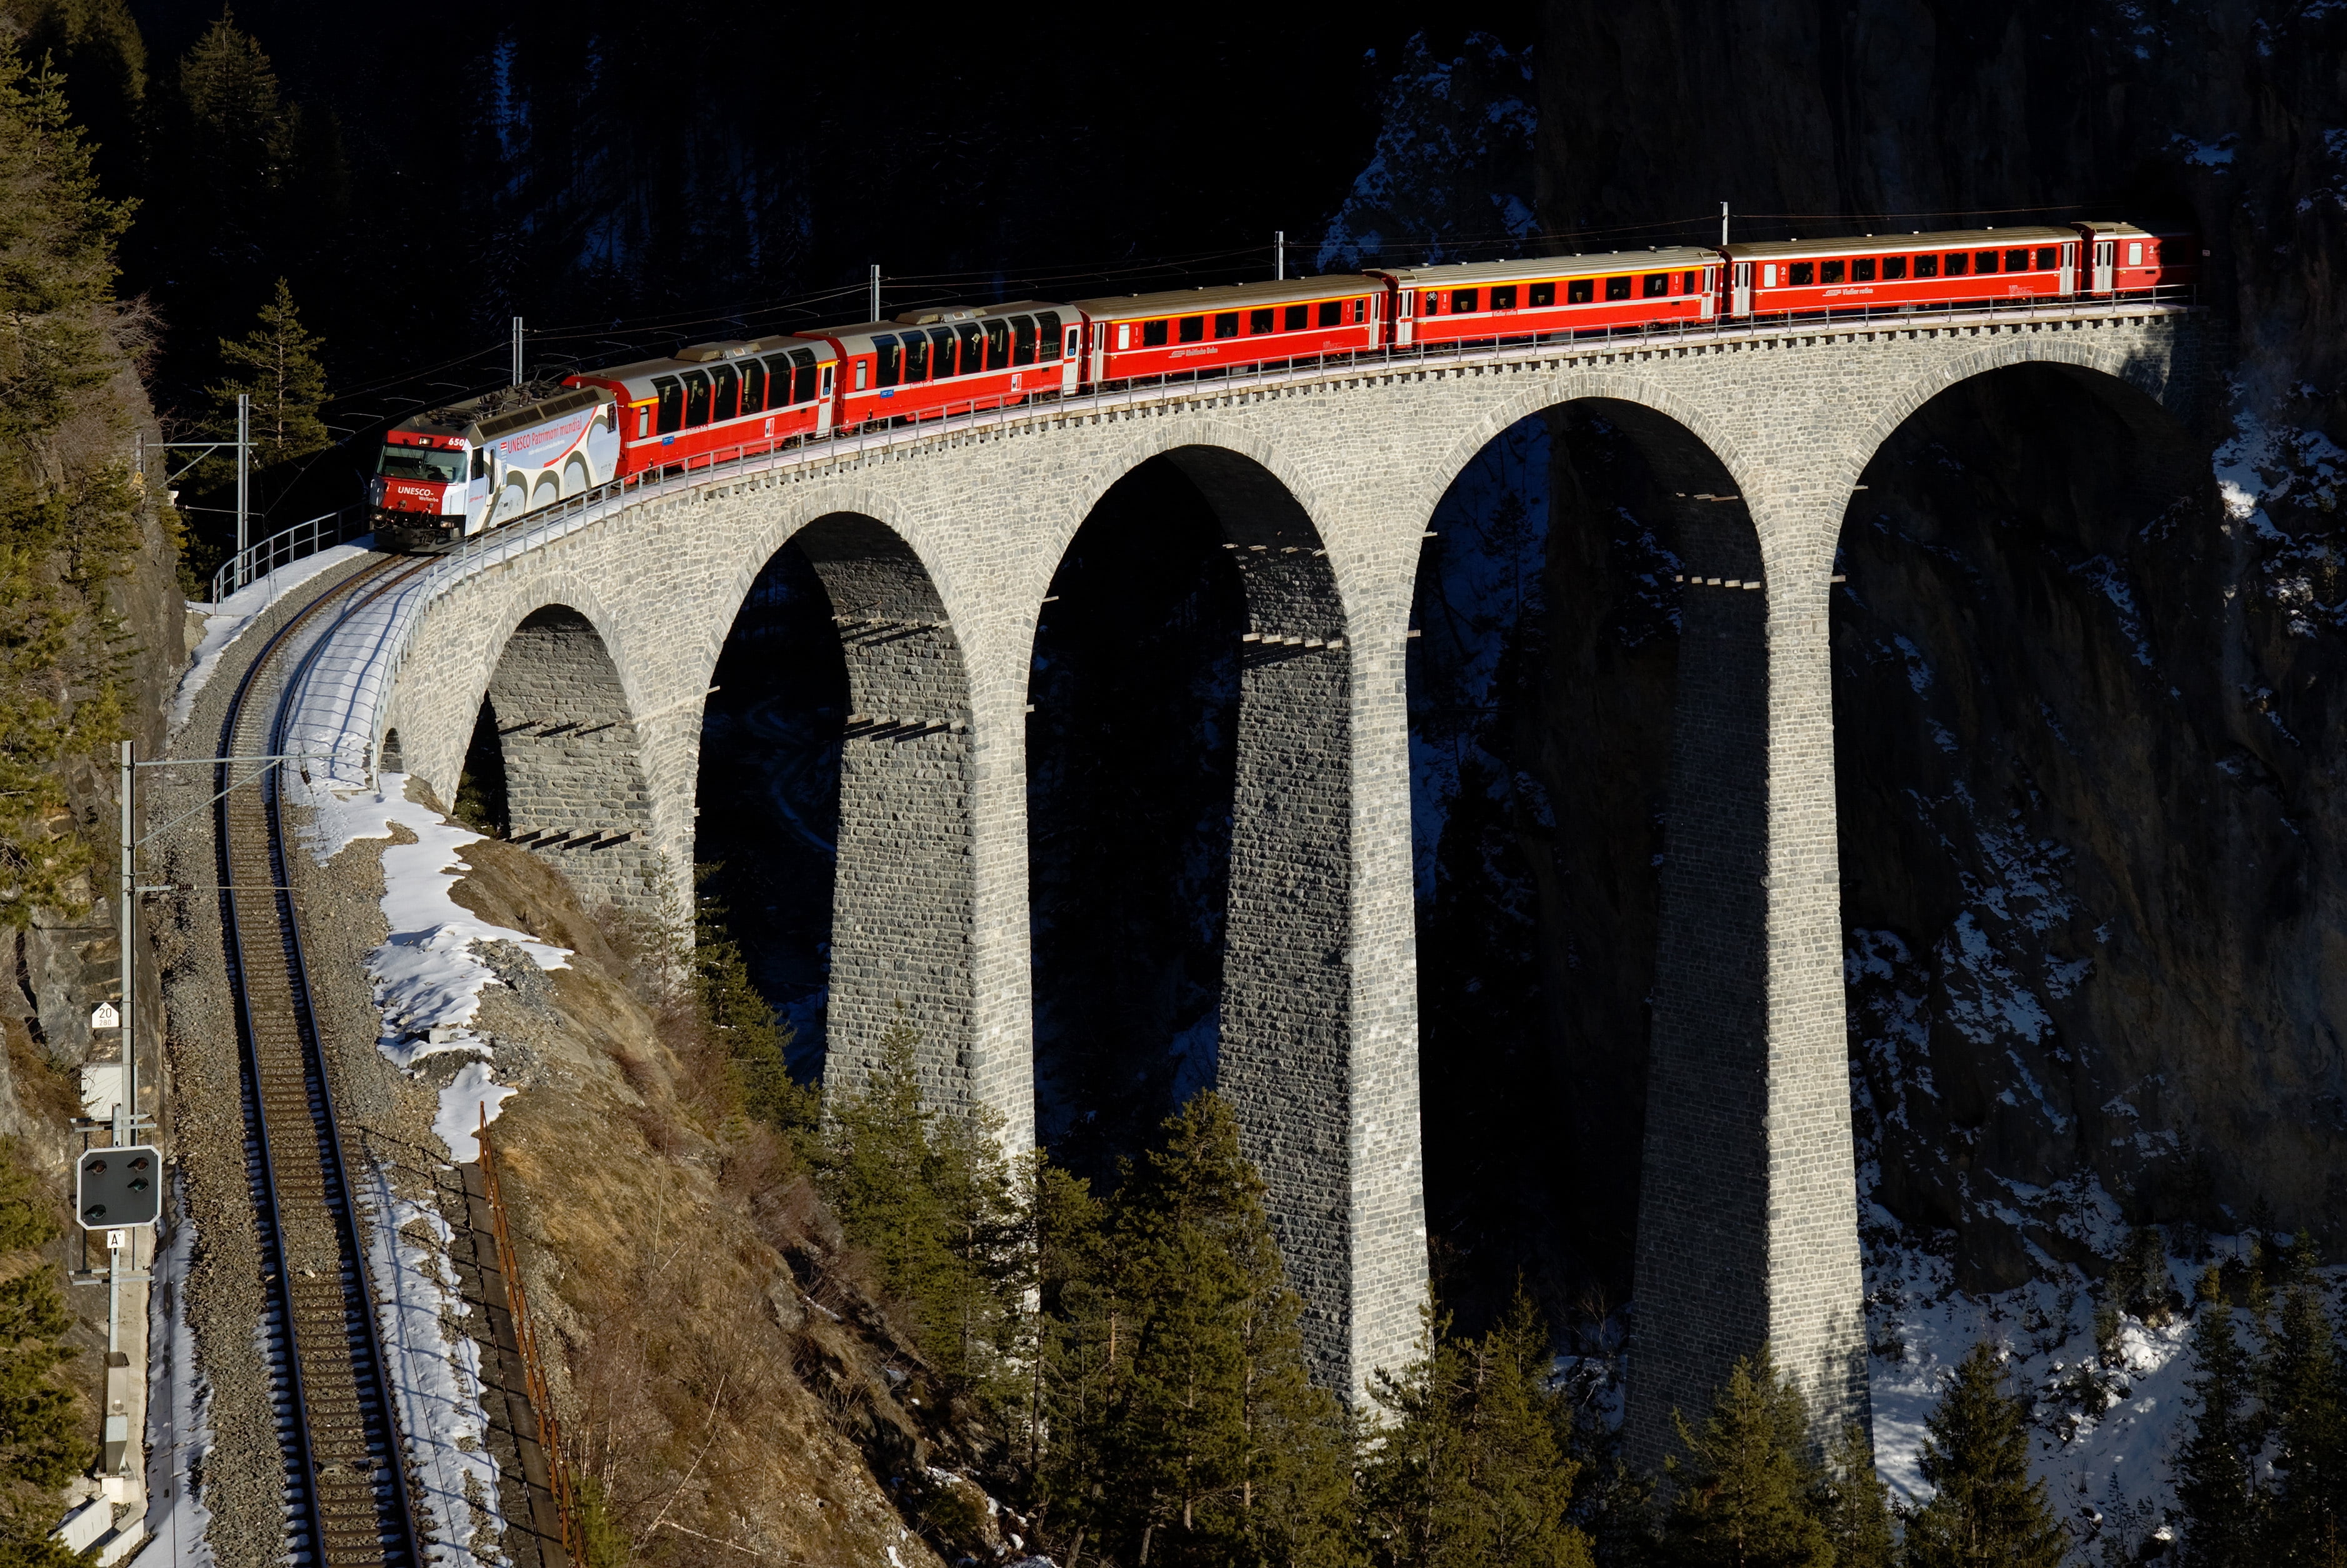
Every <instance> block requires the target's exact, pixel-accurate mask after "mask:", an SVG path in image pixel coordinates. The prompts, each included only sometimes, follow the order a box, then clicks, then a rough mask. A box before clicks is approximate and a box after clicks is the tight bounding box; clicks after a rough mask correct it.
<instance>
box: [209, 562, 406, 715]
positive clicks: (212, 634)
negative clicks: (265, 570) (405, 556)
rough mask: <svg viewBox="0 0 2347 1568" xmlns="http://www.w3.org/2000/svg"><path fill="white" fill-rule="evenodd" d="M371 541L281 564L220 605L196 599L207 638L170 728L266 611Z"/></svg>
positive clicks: (237, 591)
mask: <svg viewBox="0 0 2347 1568" xmlns="http://www.w3.org/2000/svg"><path fill="white" fill-rule="evenodd" d="M367 549H368V544H367V541H366V540H364V539H362V540H360V541H359V542H358V543H356V544H348V545H336V546H334V547H333V548H332V549H323V550H320V551H319V552H318V553H317V554H316V555H313V556H303V557H302V559H300V560H297V561H294V562H292V563H291V564H289V565H286V566H282V567H279V568H278V569H276V570H275V571H272V572H271V573H270V574H269V575H268V576H267V577H263V578H257V579H254V580H253V581H251V582H250V583H247V584H246V585H245V586H244V587H242V588H241V589H237V590H236V591H235V592H234V593H231V594H230V595H229V596H228V597H227V598H226V599H224V600H220V602H219V603H218V604H205V603H203V602H202V601H201V600H192V599H191V600H189V601H188V608H189V609H190V610H202V611H204V612H205V614H204V640H203V641H201V642H200V643H198V644H197V645H196V651H195V655H194V657H193V658H192V659H190V661H189V663H188V671H187V673H186V674H184V675H182V676H180V677H179V690H178V691H177V692H174V693H172V696H171V718H170V728H171V729H173V730H177V729H178V728H179V726H180V725H182V724H184V723H187V722H188V715H189V714H190V713H191V712H195V707H196V699H197V698H198V697H200V696H201V695H202V694H203V690H204V685H205V682H209V681H210V679H211V678H212V671H215V670H217V669H219V668H220V656H221V655H222V654H224V653H226V652H227V651H229V645H230V644H231V643H232V642H234V641H236V640H237V639H238V638H240V637H241V636H243V635H244V632H245V629H246V628H247V627H249V626H251V624H252V623H253V620H255V618H257V617H258V616H259V615H260V614H261V611H263V610H267V609H268V608H269V607H270V606H271V605H272V604H275V603H276V602H277V601H278V600H281V599H282V598H284V597H285V595H286V594H287V593H288V592H290V591H291V590H292V589H296V588H299V587H300V586H301V585H302V584H303V583H305V582H307V581H309V580H310V579H312V578H313V577H316V576H317V575H318V574H319V573H320V572H323V571H325V570H327V569H331V568H333V567H338V566H340V565H342V564H343V562H344V561H346V560H353V559H356V558H358V557H360V556H363V555H365V554H366V553H367Z"/></svg>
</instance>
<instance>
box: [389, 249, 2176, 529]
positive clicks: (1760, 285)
mask: <svg viewBox="0 0 2347 1568" xmlns="http://www.w3.org/2000/svg"><path fill="white" fill-rule="evenodd" d="M2202 253H2203V252H2201V251H2199V249H2198V244H2197V241H2195V240H2194V238H2193V236H2191V235H2190V234H2188V233H2185V232H2182V231H2153V230H2146V229H2138V228H2136V227H2134V226H2132V225H2130V224H2126V223H2102V222H2095V223H2077V224H2074V225H2071V226H2069V227H2066V228H2051V227H2040V228H2020V229H1978V230H1965V231H1955V232H1948V233H1935V234H1923V233H1915V234H1885V235H1875V234H1867V235H1860V236H1855V237H1850V236H1845V237H1841V238H1838V239H1829V240H1777V241H1757V242H1753V243H1748V244H1732V245H1725V246H1721V247H1718V248H1717V249H1710V248H1696V247H1676V248H1673V249H1669V250H1662V249H1655V250H1648V251H1612V252H1608V253H1606V254H1603V255H1583V256H1542V257H1533V258H1531V259H1529V260H1525V261H1472V262H1466V263H1462V264H1458V265H1450V266H1431V267H1411V268H1401V269H1395V270H1390V271H1377V270H1373V271H1370V272H1348V273H1339V274H1334V275H1331V276H1327V277H1318V278H1295V279H1287V280H1284V281H1279V282H1260V283H1233V284H1227V285H1223V286H1218V287H1210V288H1199V289H1185V290H1179V291H1175V292H1167V293H1155V294H1127V295H1123V296H1121V297H1112V298H1107V299H1092V300H1076V301H1073V302H1066V303H1061V302H1052V301H1048V300H1023V301H1020V302H1015V303H1010V304H999V305H986V306H982V307H970V308H953V309H934V308H933V309H928V310H921V311H911V312H907V313H905V314H903V315H901V316H898V317H897V319H896V320H894V321H876V322H858V323H852V324H848V325H842V326H835V327H816V328H811V329H808V330H806V331H803V332H798V333H787V334H783V335H777V336H771V337H763V338H757V339H754V340H750V341H746V342H730V343H697V344H694V345H693V346H692V347H689V348H682V349H679V350H678V351H677V352H676V353H675V354H671V355H670V356H668V357H666V358H662V359H650V360H643V361H641V362H639V363H636V364H620V365H610V366H606V367H604V368H601V369H597V370H589V371H582V372H580V373H579V374H575V375H570V376H566V377H564V378H563V380H562V382H561V383H560V384H556V385H546V386H540V387H537V388H529V389H512V390H507V391H503V392H499V393H495V394H492V395H489V396H487V397H484V398H477V399H474V400H472V401H470V402H467V403H461V404H457V405H453V406H450V407H447V408H438V409H434V410H432V411H431V412H429V413H426V414H424V415H417V416H416V417H415V418H413V419H410V420H408V421H406V422H405V423H404V424H402V425H399V426H398V427H397V428H395V429H394V430H392V431H390V432H389V433H388V434H386V435H385V436H384V446H383V451H382V454H381V456H380V458H379V459H378V462H377V465H376V472H375V475H374V479H373V481H372V483H371V485H370V494H369V500H370V502H371V504H372V506H373V507H374V513H375V522H376V529H377V534H378V537H380V538H383V539H384V542H385V543H387V544H393V545H395V546H399V547H405V548H413V547H416V546H420V545H425V544H429V543H433V542H437V541H441V540H446V539H451V538H458V537H461V536H464V535H468V534H474V533H478V532H480V531H481V530H482V529H483V528H491V527H494V526H496V525H497V524H500V523H504V522H507V521H509V520H510V519H512V518H515V517H518V516H520V515H521V514H523V513H525V512H529V511H533V510H535V509H537V508H538V507H541V506H545V505H548V504H549V503H550V502H553V501H555V500H559V499H560V498H562V497H568V496H573V495H577V494H579V493H580V492H582V491H584V490H586V489H589V488H590V487H593V486H596V485H600V484H602V483H605V482H606V481H608V480H610V479H615V478H623V477H627V476H628V475H630V474H637V473H642V472H645V471H647V470H651V469H656V468H667V467H675V466H685V467H693V466H702V465H705V464H708V463H711V462H714V461H717V460H718V459H719V458H721V457H723V456H729V455H731V454H733V453H734V452H736V451H739V450H749V451H759V450H764V449H766V448H769V447H771V446H775V445H784V444H789V443H793V442H797V441H802V440H805V439H806V438H808V437H810V436H823V435H826V434H828V433H830V432H831V431H834V430H842V429H856V428H863V427H868V426H874V425H884V424H897V423H902V422H906V421H920V420H928V419H937V418H942V417H944V416H946V415H950V414H953V413H955V412H957V411H960V410H965V409H969V408H993V407H999V406H1000V405H1003V404H1005V403H1021V402H1025V401H1028V400H1030V399H1034V398H1038V397H1059V396H1067V395H1071V394H1075V393H1078V392H1081V391H1084V390H1088V389H1091V388H1094V387H1114V386H1117V385H1120V384H1128V383H1131V382H1133V381H1134V380H1136V379H1142V378H1149V377H1155V376H1161V375H1168V374H1184V373H1199V372H1208V373H1212V372H1225V371H1229V370H1235V369H1244V368H1246V367H1249V366H1254V365H1260V364H1276V363H1279V362H1281V361H1286V360H1294V359H1308V358H1317V357H1319V356H1322V355H1327V354H1354V353H1359V352H1362V351H1366V350H1378V349H1382V348H1385V347H1388V346H1389V345H1390V346H1410V345H1418V344H1429V343H1466V342H1478V341H1491V340H1493V339H1499V338H1514V337H1529V336H1550V335H1570V334H1574V333H1589V332H1600V331H1609V330H1615V329H1620V328H1624V327H1628V328H1645V327H1653V326H1669V325H1685V324H1697V323H1704V322H1709V321H1720V320H1727V321H1744V320H1761V319H1768V318H1801V317H1825V318H1830V317H1832V316H1833V315H1835V314H1837V313H1857V312H1863V311H1875V310H1883V309H1890V310H1895V311H1910V310H1922V309H1934V308H1953V307H1961V306H1965V305H1977V304H1983V303H2002V302H2008V301H2013V300H2025V299H2065V298H2116V297H2124V296H2128V295H2139V294H2142V293H2145V292H2148V291H2151V290H2154V289H2158V288H2164V287H2168V286H2172V285H2179V284H2188V283H2191V282H2195V281H2197V278H2198V271H2199V261H2200V257H2201V255H2202Z"/></svg>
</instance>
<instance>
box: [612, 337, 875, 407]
mask: <svg viewBox="0 0 2347 1568" xmlns="http://www.w3.org/2000/svg"><path fill="white" fill-rule="evenodd" d="M786 348H803V349H813V350H814V351H815V357H816V358H817V359H819V360H823V359H832V358H835V357H836V355H835V354H833V352H832V347H831V345H830V344H829V343H821V342H813V341H808V340H804V339H801V338H797V337H794V336H792V335H790V334H788V333H772V334H769V335H768V336H765V337H761V338H750V339H747V340H744V339H741V338H729V339H725V340H723V341H721V342H717V343H688V344H687V345H685V346H684V347H682V348H681V349H678V350H677V351H676V353H674V354H667V355H663V356H662V357H661V358H659V359H640V360H636V361H633V362H632V363H630V364H604V365H597V366H595V367H594V368H593V369H591V370H582V371H578V372H575V373H574V374H573V379H574V380H578V381H593V382H617V383H619V384H620V385H621V386H624V387H626V388H627V389H628V396H629V398H630V401H633V402H639V403H641V402H642V401H644V400H645V399H647V398H649V397H651V396H652V395H653V387H652V378H653V377H655V376H663V375H682V374H685V373H686V372H687V371H693V370H699V369H701V368H702V367H703V366H705V365H711V364H724V363H725V362H726V361H728V360H735V359H750V358H754V357H756V356H759V355H762V354H774V353H776V352H778V351H780V350H783V349H786Z"/></svg>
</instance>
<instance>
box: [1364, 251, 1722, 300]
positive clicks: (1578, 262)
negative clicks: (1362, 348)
mask: <svg viewBox="0 0 2347 1568" xmlns="http://www.w3.org/2000/svg"><path fill="white" fill-rule="evenodd" d="M1718 260H1719V252H1718V251H1711V250H1699V249H1697V248H1696V247H1694V246H1691V245H1667V246H1661V247H1649V248H1648V249H1646V250H1644V251H1594V252H1588V253H1584V254H1582V255H1578V256H1527V257H1524V258H1523V259H1522V260H1521V261H1447V262H1441V263H1438V264H1436V265H1433V266H1427V267H1391V268H1382V267H1381V268H1378V269H1377V271H1378V272H1379V273H1380V274H1381V275H1382V276H1385V277H1389V278H1391V279H1393V280H1394V281H1395V282H1399V284H1401V286H1402V287H1404V288H1406V289H1409V288H1417V289H1424V288H1436V287H1445V288H1447V287H1449V286H1450V284H1452V283H1454V282H1459V283H1481V282H1495V283H1504V282H1509V281H1510V280H1512V279H1522V278H1577V277H1583V276H1589V275H1594V274H1597V273H1602V272H1666V271H1670V270H1673V269H1676V268H1681V267H1701V266H1705V265H1707V264H1711V263H1716V262H1717V261H1718Z"/></svg>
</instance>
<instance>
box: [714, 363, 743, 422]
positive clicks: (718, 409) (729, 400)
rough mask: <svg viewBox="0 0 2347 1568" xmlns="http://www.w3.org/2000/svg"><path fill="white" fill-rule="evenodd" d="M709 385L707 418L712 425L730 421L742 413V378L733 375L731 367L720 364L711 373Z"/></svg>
mask: <svg viewBox="0 0 2347 1568" xmlns="http://www.w3.org/2000/svg"><path fill="white" fill-rule="evenodd" d="M709 385H710V390H711V394H712V395H711V398H710V409H709V417H710V420H711V421H712V423H716V422H720V421H723V420H727V419H731V418H733V416H734V415H737V414H739V413H741V412H742V378H741V377H740V376H738V375H736V374H733V366H732V365H730V364H721V365H719V366H718V367H717V368H716V369H715V370H712V371H711V372H710V373H709Z"/></svg>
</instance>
